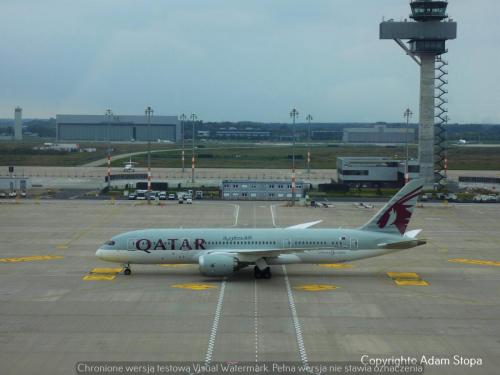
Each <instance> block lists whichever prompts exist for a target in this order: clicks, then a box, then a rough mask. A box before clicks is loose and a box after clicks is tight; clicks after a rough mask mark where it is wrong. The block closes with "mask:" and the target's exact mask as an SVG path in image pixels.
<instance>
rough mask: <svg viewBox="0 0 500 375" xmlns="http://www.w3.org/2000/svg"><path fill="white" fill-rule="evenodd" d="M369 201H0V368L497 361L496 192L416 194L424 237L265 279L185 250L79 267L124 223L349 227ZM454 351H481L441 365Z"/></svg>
mask: <svg viewBox="0 0 500 375" xmlns="http://www.w3.org/2000/svg"><path fill="white" fill-rule="evenodd" d="M380 205H381V204H376V208H379V207H380ZM374 213H375V209H366V208H358V207H356V206H354V205H353V204H350V203H339V204H335V206H334V207H331V208H303V207H294V208H291V207H285V206H283V204H282V203H276V202H228V203H225V202H204V201H201V202H198V201H196V202H194V204H193V205H178V204H176V203H174V202H166V204H165V205H161V206H156V205H151V206H148V205H147V204H138V202H134V201H121V202H117V203H116V204H110V203H109V202H107V201H79V200H71V201H41V202H35V201H32V200H26V201H22V202H21V203H19V204H15V203H14V202H11V201H5V202H2V203H0V224H1V225H0V236H1V238H2V241H1V242H0V301H1V302H0V373H1V374H2V375H4V374H5V375H8V374H28V373H29V374H72V373H75V364H76V363H77V362H79V361H94V360H102V361H125V360H126V361H174V360H176V361H180V360H187V361H206V360H209V361H252V362H253V361H258V362H261V361H298V362H304V361H309V362H314V361H359V360H360V359H361V357H362V356H363V355H366V356H369V357H370V358H390V357H392V356H400V355H403V356H411V357H416V358H418V359H419V360H420V359H421V356H422V355H425V356H427V357H431V356H434V357H436V358H441V359H446V358H448V359H450V361H451V363H450V364H449V365H446V364H443V365H440V366H437V365H434V366H426V369H425V372H426V373H428V374H493V373H497V369H498V368H499V367H500V359H499V357H498V353H500V288H499V287H498V285H499V282H500V267H499V266H500V249H499V244H500V230H499V229H500V227H499V224H498V217H499V214H500V206H498V205H490V204H463V205H461V204H450V205H448V206H444V205H442V204H440V205H438V204H428V205H425V206H424V207H423V208H418V209H417V210H416V212H415V215H414V219H412V222H411V228H410V229H416V228H422V229H423V232H422V234H421V235H420V236H421V237H423V238H427V239H428V240H429V242H428V244H427V245H425V246H422V247H418V248H415V249H411V250H407V251H403V252H400V253H395V254H392V255H387V256H383V257H379V258H373V259H367V260H363V261H359V262H355V263H352V264H349V265H345V266H343V267H339V266H336V265H333V266H330V267H323V266H318V265H292V266H286V267H281V266H275V267H273V278H272V279H270V280H255V279H254V278H253V272H252V270H251V269H244V270H241V271H240V272H238V273H236V274H235V275H234V276H233V277H230V278H228V279H227V280H226V281H222V280H220V279H208V278H206V277H203V276H201V275H200V274H199V272H198V267H197V265H177V266H170V267H165V266H160V265H135V266H133V267H132V268H133V273H132V275H131V276H124V275H122V274H113V273H111V274H105V275H104V276H105V277H104V278H103V279H101V280H92V277H91V278H90V280H88V277H87V279H85V278H86V276H89V275H90V276H96V275H97V278H99V277H100V275H101V276H102V274H99V273H93V272H92V271H93V270H94V269H95V268H103V267H107V268H110V267H111V268H117V267H118V268H119V267H120V265H114V264H112V263H106V262H102V261H100V260H99V259H97V258H95V256H94V253H95V251H96V249H97V248H98V247H99V246H100V244H102V243H103V242H104V241H106V240H107V239H109V238H110V237H112V236H113V235H116V234H118V233H121V232H124V231H128V230H133V229H138V228H146V227H186V228H187V227H231V226H234V227H241V228H253V227H273V226H276V227H286V226H289V225H293V224H297V223H301V222H307V221H314V220H318V219H322V220H323V222H322V223H320V224H319V225H318V227H325V228H326V227H339V226H342V227H355V226H358V225H360V224H362V223H364V222H365V221H366V220H367V219H368V217H369V216H371V215H373V214H374ZM310 230H313V229H310ZM43 256H46V258H43ZM450 260H452V261H450ZM387 272H404V273H415V274H416V276H415V275H414V276H411V277H409V279H408V275H406V276H405V277H406V278H405V277H403V276H404V275H400V276H401V278H398V277H394V276H393V278H391V277H389V276H388V275H387ZM108 276H109V277H108ZM106 278H108V279H106ZM396 282H400V283H402V285H398V284H397V283H396ZM424 282H425V283H426V284H428V285H421V284H423V283H424ZM405 283H407V284H408V283H409V284H410V285H404V284H405ZM419 284H420V286H419ZM455 355H458V356H461V357H463V358H464V360H462V362H464V361H465V359H469V358H474V359H481V362H482V365H481V366H478V365H477V366H474V367H472V368H471V367H469V366H466V365H463V364H462V365H454V364H453V356H455ZM365 358H366V357H365ZM476 363H477V362H476Z"/></svg>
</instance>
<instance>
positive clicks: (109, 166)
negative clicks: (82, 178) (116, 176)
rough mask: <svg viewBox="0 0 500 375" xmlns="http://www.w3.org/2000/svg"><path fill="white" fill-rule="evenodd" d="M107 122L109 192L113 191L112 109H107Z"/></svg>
mask: <svg viewBox="0 0 500 375" xmlns="http://www.w3.org/2000/svg"><path fill="white" fill-rule="evenodd" d="M105 115H106V120H107V122H108V125H107V128H106V130H107V132H106V133H107V138H108V192H109V189H111V116H113V112H112V111H111V109H106V113H105Z"/></svg>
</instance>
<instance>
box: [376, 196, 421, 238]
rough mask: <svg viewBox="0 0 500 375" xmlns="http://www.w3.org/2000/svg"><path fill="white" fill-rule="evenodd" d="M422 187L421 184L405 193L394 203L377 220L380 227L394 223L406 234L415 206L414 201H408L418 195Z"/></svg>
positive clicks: (400, 231)
mask: <svg viewBox="0 0 500 375" xmlns="http://www.w3.org/2000/svg"><path fill="white" fill-rule="evenodd" d="M420 189H422V187H421V186H420V187H418V188H417V189H415V190H413V191H411V192H409V193H408V194H406V195H403V196H402V197H401V198H399V199H398V200H397V201H396V202H395V203H394V204H392V205H391V206H389V207H388V208H387V210H385V211H384V213H383V214H382V215H381V216H380V218H379V219H378V220H377V225H378V227H379V228H380V229H383V228H385V227H388V226H390V225H394V226H396V228H397V229H398V231H399V233H401V234H404V232H405V231H406V227H407V226H408V223H409V222H410V217H411V214H412V212H413V207H414V202H411V203H408V201H410V200H412V199H413V198H415V197H416V196H418V194H419V193H420Z"/></svg>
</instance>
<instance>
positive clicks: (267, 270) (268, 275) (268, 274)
mask: <svg viewBox="0 0 500 375" xmlns="http://www.w3.org/2000/svg"><path fill="white" fill-rule="evenodd" d="M262 274H263V277H264V279H270V278H271V267H266V268H265V269H264V272H262Z"/></svg>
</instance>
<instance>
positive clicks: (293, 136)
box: [290, 108, 299, 206]
mask: <svg viewBox="0 0 500 375" xmlns="http://www.w3.org/2000/svg"><path fill="white" fill-rule="evenodd" d="M298 116H299V111H297V109H295V108H293V109H292V111H291V112H290V117H291V118H292V120H293V126H292V138H293V139H292V206H295V119H296V118H297V117H298Z"/></svg>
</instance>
